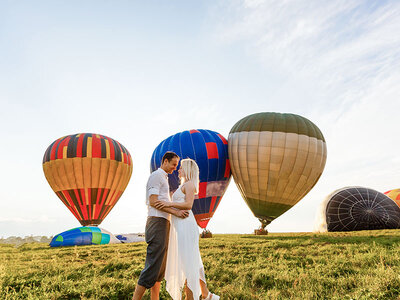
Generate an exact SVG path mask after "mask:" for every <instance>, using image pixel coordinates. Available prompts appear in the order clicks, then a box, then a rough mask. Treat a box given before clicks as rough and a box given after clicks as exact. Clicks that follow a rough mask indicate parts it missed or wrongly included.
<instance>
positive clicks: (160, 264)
mask: <svg viewBox="0 0 400 300" xmlns="http://www.w3.org/2000/svg"><path fill="white" fill-rule="evenodd" d="M178 163H179V156H178V155H177V154H176V153H174V152H166V153H165V154H164V156H163V158H162V161H161V167H160V168H158V169H157V170H156V171H154V172H153V173H151V175H150V177H149V180H148V181H147V186H146V188H147V192H146V204H147V207H148V218H147V222H146V230H145V239H146V243H147V255H146V262H145V266H144V269H143V270H142V272H141V273H140V277H139V280H138V283H137V285H136V288H135V293H134V294H133V298H132V300H140V299H142V296H143V294H144V293H145V291H146V289H150V295H151V299H152V300H158V299H159V294H160V285H161V281H162V279H163V278H164V273H165V266H166V260H167V250H168V238H169V227H170V223H169V217H170V214H173V215H175V216H177V217H179V218H186V217H187V216H189V212H188V211H186V210H177V209H175V208H163V209H161V210H159V209H156V208H155V207H154V205H155V203H156V201H158V200H163V201H171V200H170V198H169V185H168V174H172V172H173V171H174V170H176V168H177V167H178Z"/></svg>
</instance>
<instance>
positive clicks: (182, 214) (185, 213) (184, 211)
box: [174, 210, 189, 219]
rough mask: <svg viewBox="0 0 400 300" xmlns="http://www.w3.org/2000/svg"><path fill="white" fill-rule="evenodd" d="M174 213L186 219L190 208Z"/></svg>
mask: <svg viewBox="0 0 400 300" xmlns="http://www.w3.org/2000/svg"><path fill="white" fill-rule="evenodd" d="M174 215H175V216H176V217H178V218H181V219H185V218H187V217H189V211H188V210H177V211H176V213H175V214H174Z"/></svg>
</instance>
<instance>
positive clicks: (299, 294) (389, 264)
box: [0, 230, 400, 299]
mask: <svg viewBox="0 0 400 300" xmlns="http://www.w3.org/2000/svg"><path fill="white" fill-rule="evenodd" d="M145 251H146V244H145V243H134V244H120V245H105V246H84V247H66V248H50V247H49V246H48V245H47V244H43V243H31V244H24V245H22V246H19V247H14V246H13V245H5V244H2V245H0V295H1V297H0V298H1V299H130V298H131V297H132V294H133V291H134V288H135V284H136V282H137V279H138V277H139V274H140V271H141V270H142V268H143V265H144V259H145ZM200 251H201V254H202V257H203V263H204V267H205V271H206V278H207V281H208V286H209V288H210V290H211V291H213V292H215V293H216V294H219V295H221V299H400V231H399V230H381V231H363V232H349V233H327V234H313V233H292V234H270V235H268V236H254V235H214V237H213V238H212V239H201V240H200ZM160 296H161V299H170V298H169V296H168V293H167V292H166V290H165V287H164V284H163V285H162V290H161V295H160ZM144 299H149V294H148V293H146V295H145V298H144Z"/></svg>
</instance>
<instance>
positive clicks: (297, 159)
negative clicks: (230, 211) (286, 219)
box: [228, 112, 327, 230]
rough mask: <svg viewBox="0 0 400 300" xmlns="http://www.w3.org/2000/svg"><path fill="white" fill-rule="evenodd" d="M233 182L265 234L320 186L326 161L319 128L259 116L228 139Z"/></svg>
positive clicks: (292, 118) (291, 118) (287, 117)
mask: <svg viewBox="0 0 400 300" xmlns="http://www.w3.org/2000/svg"><path fill="white" fill-rule="evenodd" d="M228 152H229V160H230V165H231V170H232V175H233V178H234V180H235V182H236V185H237V186H238V188H239V191H240V193H241V195H242V197H243V199H244V200H245V201H246V203H247V205H248V206H249V208H250V209H251V211H252V212H253V213H254V215H255V216H256V217H257V218H258V219H259V220H260V222H261V224H262V225H261V227H262V228H261V229H262V230H263V229H264V228H265V226H266V225H268V224H269V223H270V222H271V221H272V220H274V219H276V218H277V217H279V216H280V215H281V214H283V213H284V212H286V211H287V210H288V209H290V208H291V207H292V206H293V205H295V204H296V203H297V202H299V201H300V200H301V199H302V198H303V197H304V196H305V195H306V194H307V193H308V192H309V191H310V190H311V189H312V188H313V186H314V185H315V184H316V183H317V181H318V179H319V177H320V176H321V174H322V171H323V170H324V167H325V162H326V155H327V152H326V142H325V139H324V136H323V135H322V133H321V131H320V130H319V128H318V127H317V126H316V125H315V124H314V123H312V122H311V121H309V120H308V119H306V118H304V117H301V116H299V115H295V114H283V113H273V112H263V113H256V114H253V115H250V116H247V117H245V118H243V119H241V120H240V121H239V122H237V123H236V124H235V125H234V126H233V127H232V129H231V131H230V133H229V137H228Z"/></svg>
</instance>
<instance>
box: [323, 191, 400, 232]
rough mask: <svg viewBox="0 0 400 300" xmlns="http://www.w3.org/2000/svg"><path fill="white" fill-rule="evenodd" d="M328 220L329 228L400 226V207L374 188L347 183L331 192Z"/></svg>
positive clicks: (327, 213)
mask: <svg viewBox="0 0 400 300" xmlns="http://www.w3.org/2000/svg"><path fill="white" fill-rule="evenodd" d="M326 223H327V228H328V231H355V230H375V229H395V228H400V208H399V207H398V206H397V205H396V203H395V202H394V201H393V200H392V199H390V198H389V197H387V196H386V195H384V194H382V193H379V192H377V191H375V190H373V189H369V188H364V187H346V188H343V189H340V190H338V191H335V192H334V193H332V195H331V196H330V199H329V200H328V202H327V205H326Z"/></svg>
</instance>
